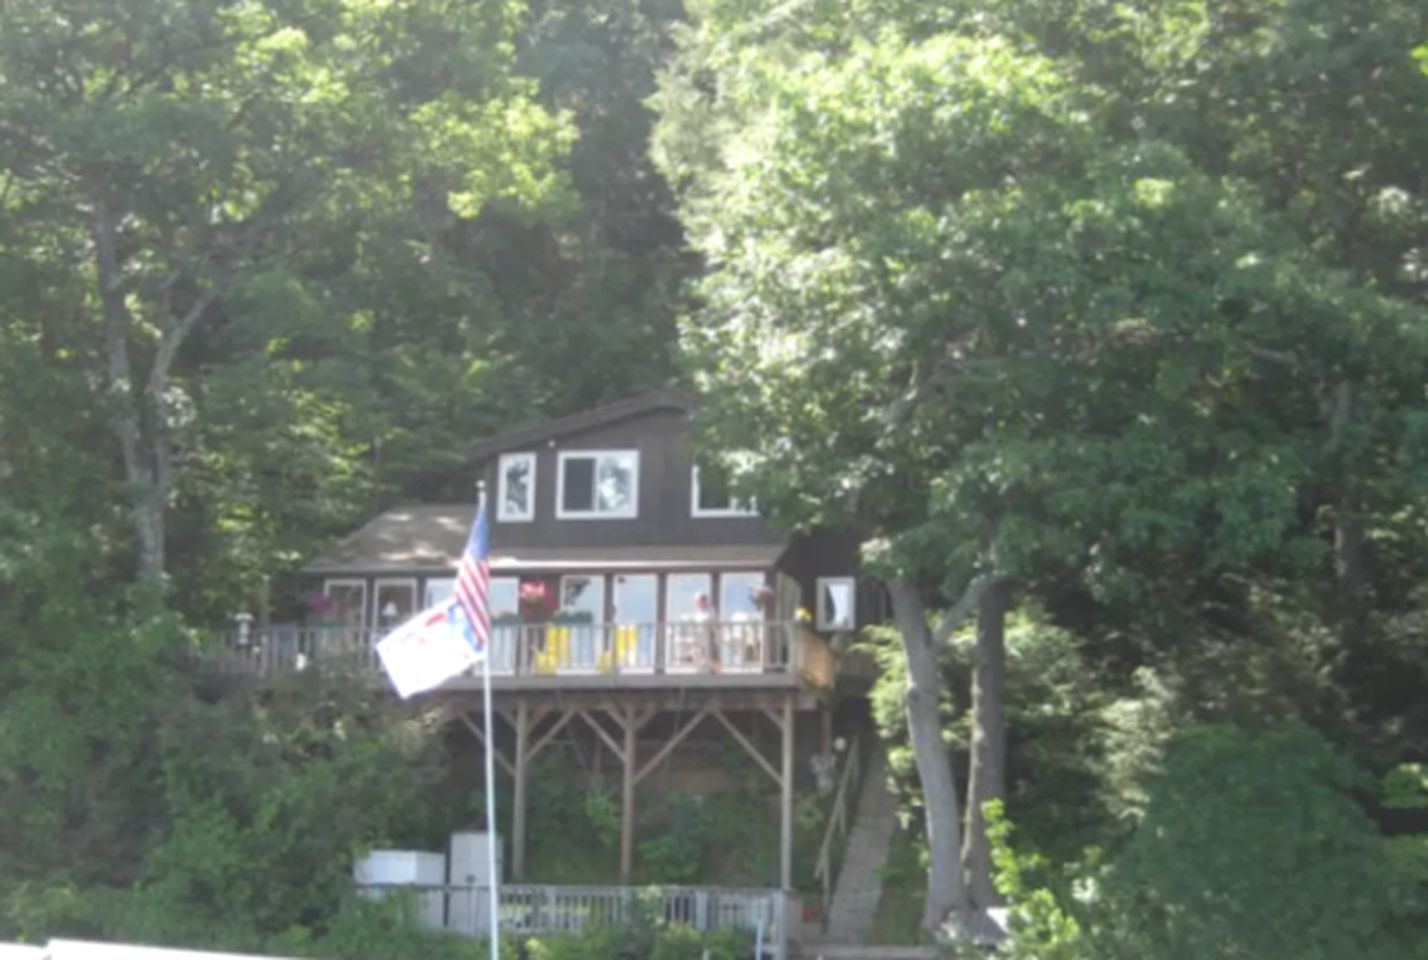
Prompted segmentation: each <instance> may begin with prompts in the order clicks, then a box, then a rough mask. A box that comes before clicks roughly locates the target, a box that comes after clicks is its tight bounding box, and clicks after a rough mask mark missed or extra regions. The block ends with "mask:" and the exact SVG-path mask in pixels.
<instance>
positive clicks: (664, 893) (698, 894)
mask: <svg viewBox="0 0 1428 960" xmlns="http://www.w3.org/2000/svg"><path fill="white" fill-rule="evenodd" d="M359 890H360V891H361V892H362V894H363V895H364V896H369V897H380V896H387V895H394V894H401V895H407V896H412V897H413V898H414V899H415V902H416V904H417V905H418V916H419V917H420V918H421V920H422V922H423V923H425V924H426V925H428V926H431V927H436V928H439V929H443V930H447V931H450V932H453V933H460V934H464V935H466V936H473V937H477V936H485V935H486V934H487V932H489V930H490V929H491V922H490V917H491V908H490V905H489V903H490V901H489V896H490V892H489V889H488V888H486V887H475V886H439V887H438V886H420V885H400V886H397V885H382V884H365V885H362V886H361V887H359ZM497 896H498V900H499V903H498V906H497V909H498V910H499V912H500V913H499V917H500V929H501V932H502V933H506V934H534V935H539V934H560V933H580V932H582V931H585V930H589V929H594V928H598V927H613V926H619V925H621V924H624V923H627V922H629V921H631V920H633V919H635V918H636V917H637V916H648V917H651V918H652V919H654V920H657V921H662V922H664V923H668V924H682V925H684V926H689V927H693V928H694V929H696V930H701V931H706V932H707V931H713V930H719V929H726V928H735V929H739V930H744V931H746V932H748V933H749V935H750V936H751V937H753V938H754V940H755V941H756V942H758V943H761V944H763V945H764V946H765V947H766V948H767V951H768V952H769V953H770V954H774V955H777V954H779V953H780V951H781V949H782V947H783V944H784V943H785V938H784V932H785V931H784V927H785V913H786V909H787V907H786V904H785V898H784V895H783V894H782V893H781V892H780V891H778V890H771V889H762V888H730V887H648V888H642V887H564V886H561V887H556V886H543V885H536V884H503V885H502V886H501V887H500V888H499V889H498V891H497Z"/></svg>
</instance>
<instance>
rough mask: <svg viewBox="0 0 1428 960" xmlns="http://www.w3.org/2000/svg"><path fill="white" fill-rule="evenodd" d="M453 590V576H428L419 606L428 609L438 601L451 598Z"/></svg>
mask: <svg viewBox="0 0 1428 960" xmlns="http://www.w3.org/2000/svg"><path fill="white" fill-rule="evenodd" d="M455 590H456V578H455V577H429V578H428V579H427V581H426V592H425V594H424V596H423V597H422V604H421V608H422V609H423V610H430V609H431V608H432V607H434V606H436V605H437V604H438V603H445V602H446V601H448V600H450V599H451V594H452V593H453V592H455Z"/></svg>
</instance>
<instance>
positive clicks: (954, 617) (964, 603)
mask: <svg viewBox="0 0 1428 960" xmlns="http://www.w3.org/2000/svg"><path fill="white" fill-rule="evenodd" d="M1005 581H1006V578H1005V577H1003V576H1001V575H999V574H986V573H984V574H981V575H979V576H976V577H973V578H972V582H971V583H969V584H967V589H966V590H964V591H962V598H961V599H960V600H958V601H957V602H956V603H955V604H953V605H952V609H950V610H948V611H947V612H946V613H944V614H943V615H942V616H941V617H939V618H938V620H937V624H936V625H935V626H934V627H933V628H932V642H933V644H934V645H936V646H941V645H942V644H944V643H946V642H947V641H948V640H951V639H952V634H954V633H956V632H957V629H958V628H959V627H961V626H962V624H964V623H966V622H967V618H968V617H970V616H971V615H972V611H974V610H976V609H977V606H978V604H980V603H981V602H982V594H984V593H986V592H987V589H988V588H989V587H991V586H993V585H995V584H999V583H1004V582H1005Z"/></svg>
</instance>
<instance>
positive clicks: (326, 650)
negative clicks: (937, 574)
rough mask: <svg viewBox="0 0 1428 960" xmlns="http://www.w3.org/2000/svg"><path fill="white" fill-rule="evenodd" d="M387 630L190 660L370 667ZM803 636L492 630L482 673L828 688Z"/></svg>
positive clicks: (291, 636) (313, 636) (768, 627)
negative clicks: (721, 679)
mask: <svg viewBox="0 0 1428 960" xmlns="http://www.w3.org/2000/svg"><path fill="white" fill-rule="evenodd" d="M387 632H389V631H386V630H378V629H373V628H370V627H354V626H319V627H307V626H302V627H298V626H286V627H272V628H268V629H264V630H251V629H243V630H240V631H237V632H235V633H233V634H230V635H228V637H227V638H226V642H225V643H223V644H221V645H218V646H216V647H210V648H206V649H203V650H201V651H200V656H201V657H203V658H205V659H207V660H208V661H210V662H212V663H214V664H215V665H216V666H217V667H218V668H219V669H221V670H224V671H226V672H230V673H235V674H240V675H251V676H259V677H268V676H273V675H277V674H282V673H288V672H296V671H302V670H305V669H307V668H309V667H311V666H313V665H316V664H318V663H334V662H342V663H347V664H351V665H354V666H356V667H358V668H359V669H363V670H372V671H375V670H376V669H377V668H378V663H377V657H376V645H377V643H378V641H380V640H381V638H382V637H383V636H385V635H386V633H387ZM803 633H804V631H803V629H802V628H801V627H800V626H799V625H798V624H796V623H793V622H784V621H764V620H732V621H714V622H708V621H705V622H700V621H679V622H661V623H535V624H531V623H519V624H507V623H497V624H493V625H492V630H491V642H490V658H491V673H492V675H493V676H496V677H542V676H556V675H562V676H565V675H600V674H608V675H621V674H629V675H650V674H663V675H676V676H677V675H695V674H764V673H769V674H783V675H793V676H804V678H805V679H816V680H817V684H816V685H821V686H828V685H830V684H831V682H832V675H831V671H824V673H823V674H821V675H820V676H819V677H817V678H809V677H807V676H806V673H807V669H806V668H807V666H808V663H807V660H806V652H805V649H804V647H805V645H806V643H805V641H806V640H807V638H806V637H805V636H804V635H803Z"/></svg>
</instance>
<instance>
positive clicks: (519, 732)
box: [511, 697, 531, 882]
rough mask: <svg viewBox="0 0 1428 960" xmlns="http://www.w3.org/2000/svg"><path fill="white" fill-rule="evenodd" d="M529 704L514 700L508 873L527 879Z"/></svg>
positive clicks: (523, 700) (529, 754)
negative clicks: (513, 780)
mask: <svg viewBox="0 0 1428 960" xmlns="http://www.w3.org/2000/svg"><path fill="white" fill-rule="evenodd" d="M530 712H531V711H530V704H529V702H528V701H527V700H526V698H525V697H521V698H520V699H519V700H518V701H516V763H515V767H516V775H515V781H516V783H515V789H514V790H513V799H512V802H511V876H513V877H514V878H515V879H516V881H517V882H520V881H522V880H524V879H525V878H526V779H527V777H526V774H527V772H528V771H529V768H530V758H531V750H530V727H531V716H530Z"/></svg>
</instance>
